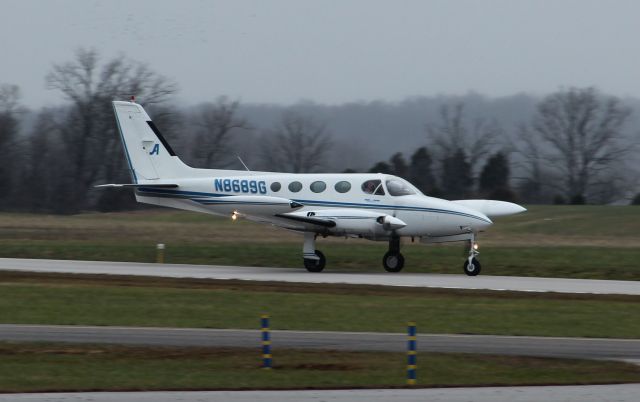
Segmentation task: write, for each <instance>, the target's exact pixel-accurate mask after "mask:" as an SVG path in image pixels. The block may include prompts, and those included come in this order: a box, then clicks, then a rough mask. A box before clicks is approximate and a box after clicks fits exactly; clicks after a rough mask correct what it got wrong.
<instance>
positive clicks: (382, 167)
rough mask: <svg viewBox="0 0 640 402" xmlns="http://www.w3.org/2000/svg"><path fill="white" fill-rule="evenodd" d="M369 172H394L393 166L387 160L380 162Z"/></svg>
mask: <svg viewBox="0 0 640 402" xmlns="http://www.w3.org/2000/svg"><path fill="white" fill-rule="evenodd" d="M369 173H386V174H393V171H392V168H391V166H390V165H389V164H388V163H387V162H378V163H376V164H375V165H373V167H372V168H371V169H369Z"/></svg>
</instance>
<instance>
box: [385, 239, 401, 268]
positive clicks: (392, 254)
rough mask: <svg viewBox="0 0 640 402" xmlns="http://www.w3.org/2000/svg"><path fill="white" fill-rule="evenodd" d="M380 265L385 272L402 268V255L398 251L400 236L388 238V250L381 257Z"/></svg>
mask: <svg viewBox="0 0 640 402" xmlns="http://www.w3.org/2000/svg"><path fill="white" fill-rule="evenodd" d="M382 266H384V269H385V270H386V271H387V272H400V271H401V270H402V268H404V256H403V255H402V253H400V237H397V236H394V237H392V238H391V240H389V251H387V252H386V253H385V255H384V257H382Z"/></svg>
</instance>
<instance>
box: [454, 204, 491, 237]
mask: <svg viewBox="0 0 640 402" xmlns="http://www.w3.org/2000/svg"><path fill="white" fill-rule="evenodd" d="M452 204H453V203H452ZM455 210H456V212H458V213H460V214H461V215H462V216H465V217H467V218H469V219H468V221H469V226H471V228H472V229H473V230H474V231H480V230H484V229H486V228H488V227H489V226H491V225H492V224H493V221H492V220H491V219H489V217H488V216H487V215H485V214H483V213H482V212H480V211H478V210H476V209H473V208H469V207H466V206H463V205H459V204H456V206H455Z"/></svg>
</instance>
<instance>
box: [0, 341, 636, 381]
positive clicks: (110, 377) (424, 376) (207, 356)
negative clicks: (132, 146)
mask: <svg viewBox="0 0 640 402" xmlns="http://www.w3.org/2000/svg"><path fill="white" fill-rule="evenodd" d="M405 364H406V363H405V356H404V354H403V353H365V352H344V351H340V352H331V351H300V350H283V349H278V350H274V369H272V370H263V369H261V368H259V367H260V355H259V352H258V350H256V349H231V348H224V349H222V348H157V347H156V348H151V347H131V346H105V345H65V344H30V343H0V392H26V391H31V392H37V391H82V390H93V391H95V390H111V391H114V390H158V389H182V390H187V389H199V390H202V389H255V388H259V389H269V388H272V389H273V388H297V389H305V388H341V387H350V388H352V387H401V386H403V385H404V384H405V369H406V366H405ZM639 381H640V367H639V366H636V365H632V364H627V363H620V362H604V361H585V360H567V359H543V358H531V357H506V356H491V355H470V354H441V353H429V354H425V353H421V354H419V355H418V381H417V386H423V387H424V386H463V385H484V384H493V385H515V384H518V385H525V384H526V385H535V384H607V383H633V382H639Z"/></svg>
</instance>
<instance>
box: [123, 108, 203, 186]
mask: <svg viewBox="0 0 640 402" xmlns="http://www.w3.org/2000/svg"><path fill="white" fill-rule="evenodd" d="M113 109H114V112H115V114H116V120H117V122H118V129H119V131H120V136H121V139H122V143H123V145H124V150H125V153H126V156H127V162H128V163H129V169H130V170H131V175H132V177H133V180H134V183H138V182H140V181H146V180H157V179H168V178H179V177H185V176H188V173H189V170H191V168H190V167H188V166H187V165H185V164H184V163H183V162H182V161H181V160H180V158H178V157H177V156H176V154H175V153H174V152H173V150H172V149H171V146H169V144H168V143H167V141H166V140H165V139H164V137H163V136H162V134H160V131H159V130H158V128H157V127H156V126H155V124H154V123H153V121H151V119H150V118H149V115H147V113H146V112H145V111H144V109H143V108H142V106H140V105H138V104H137V103H134V102H121V101H115V102H113Z"/></svg>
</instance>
